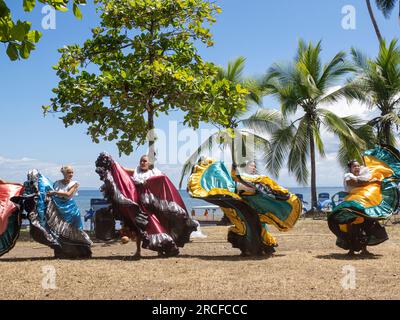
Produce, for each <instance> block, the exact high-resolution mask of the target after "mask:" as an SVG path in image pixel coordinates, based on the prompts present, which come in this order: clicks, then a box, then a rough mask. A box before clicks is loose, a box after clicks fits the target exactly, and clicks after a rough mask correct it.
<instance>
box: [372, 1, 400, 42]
mask: <svg viewBox="0 0 400 320" xmlns="http://www.w3.org/2000/svg"><path fill="white" fill-rule="evenodd" d="M365 1H366V4H367V8H368V13H369V16H370V18H371V21H372V24H373V26H374V29H375V33H376V36H377V37H378V40H379V42H381V41H382V40H383V37H382V33H381V31H380V30H379V26H378V23H377V22H376V19H375V15H374V11H373V9H372V5H371V0H365ZM396 2H397V0H375V3H376V6H377V7H378V9H379V10H380V11H381V12H382V13H383V15H384V16H385V18H386V19H388V18H389V17H390V14H391V13H392V11H393V9H394V7H395V6H396ZM399 17H400V1H399Z"/></svg>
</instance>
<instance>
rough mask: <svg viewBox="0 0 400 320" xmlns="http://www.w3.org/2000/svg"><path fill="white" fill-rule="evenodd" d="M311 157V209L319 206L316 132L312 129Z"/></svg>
mask: <svg viewBox="0 0 400 320" xmlns="http://www.w3.org/2000/svg"><path fill="white" fill-rule="evenodd" d="M309 136H310V158H311V210H312V211H314V208H317V206H318V204H317V173H316V164H315V142H314V134H313V132H312V131H311V130H310V135H309Z"/></svg>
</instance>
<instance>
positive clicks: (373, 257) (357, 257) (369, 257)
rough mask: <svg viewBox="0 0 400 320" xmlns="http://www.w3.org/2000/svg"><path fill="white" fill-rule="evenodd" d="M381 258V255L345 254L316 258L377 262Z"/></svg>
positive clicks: (332, 254)
mask: <svg viewBox="0 0 400 320" xmlns="http://www.w3.org/2000/svg"><path fill="white" fill-rule="evenodd" d="M381 257H383V255H381V254H368V255H362V254H356V255H352V256H350V255H348V254H347V253H331V254H327V255H319V256H316V258H317V259H325V260H349V261H350V260H377V259H380V258H381Z"/></svg>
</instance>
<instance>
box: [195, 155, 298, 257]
mask: <svg viewBox="0 0 400 320" xmlns="http://www.w3.org/2000/svg"><path fill="white" fill-rule="evenodd" d="M238 186H239V187H238ZM188 191H189V193H190V195H191V196H192V197H194V198H199V199H203V200H206V201H208V202H210V203H213V204H215V205H218V206H220V207H221V208H222V210H223V212H224V213H225V215H226V216H227V217H228V218H229V220H230V222H231V223H232V225H233V226H232V227H231V228H230V229H229V232H228V241H229V242H230V243H231V244H232V246H233V247H235V248H239V249H240V250H241V251H242V253H243V254H248V255H260V254H262V253H263V252H265V253H272V252H273V251H274V247H276V246H277V241H276V239H275V238H274V237H273V236H272V235H271V233H270V232H269V230H268V225H274V226H275V227H277V229H278V230H279V231H288V230H290V229H291V228H292V227H293V226H294V225H295V223H296V221H297V220H298V218H299V216H300V213H301V211H302V203H301V201H300V200H299V199H298V198H297V197H296V196H295V195H294V194H291V193H290V192H289V191H288V190H286V189H284V188H282V187H281V186H279V185H278V184H277V183H276V182H275V181H273V180H271V179H270V178H268V177H266V176H261V175H238V174H237V173H236V172H235V171H233V172H232V173H230V172H229V171H228V169H227V168H226V166H225V164H224V163H223V162H221V161H214V160H211V159H206V160H205V161H201V162H200V163H199V164H197V165H196V166H195V167H194V169H193V173H192V175H191V176H190V178H189V181H188Z"/></svg>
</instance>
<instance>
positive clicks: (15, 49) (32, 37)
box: [0, 0, 86, 60]
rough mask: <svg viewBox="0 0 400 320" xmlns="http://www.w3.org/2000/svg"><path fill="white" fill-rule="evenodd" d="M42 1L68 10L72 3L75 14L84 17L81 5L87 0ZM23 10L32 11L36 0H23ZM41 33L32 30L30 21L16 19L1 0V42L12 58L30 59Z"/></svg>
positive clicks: (61, 9) (59, 9)
mask: <svg viewBox="0 0 400 320" xmlns="http://www.w3.org/2000/svg"><path fill="white" fill-rule="evenodd" d="M38 1H39V2H40V3H43V4H49V5H51V6H53V7H54V9H56V10H58V11H68V4H69V3H72V8H73V12H74V15H75V16H76V17H77V18H78V19H81V18H82V13H81V11H80V9H79V5H83V4H86V0H38ZM22 4H23V10H24V11H26V12H30V11H32V10H33V9H34V8H35V6H36V0H23V2H22ZM40 37H41V33H40V31H38V30H31V23H30V22H29V21H21V20H18V21H15V20H14V19H13V17H12V12H11V10H10V9H9V7H8V6H7V4H6V2H5V0H0V42H2V43H4V44H5V45H6V46H7V50H6V53H7V55H8V57H9V58H10V59H11V60H18V59H19V58H23V59H28V58H29V55H30V53H31V51H32V50H34V49H35V44H36V43H37V42H38V41H39V40H40Z"/></svg>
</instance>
